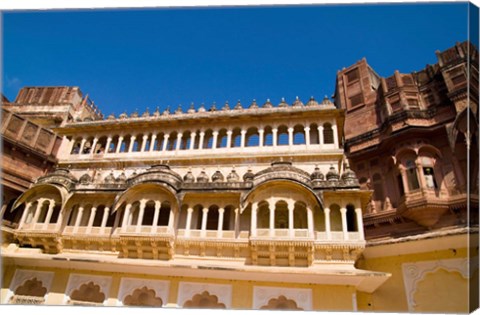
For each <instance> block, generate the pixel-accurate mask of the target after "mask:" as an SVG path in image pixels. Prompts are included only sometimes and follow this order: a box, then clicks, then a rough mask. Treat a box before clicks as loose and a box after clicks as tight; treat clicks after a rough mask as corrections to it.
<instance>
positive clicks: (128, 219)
mask: <svg viewBox="0 0 480 315" xmlns="http://www.w3.org/2000/svg"><path fill="white" fill-rule="evenodd" d="M149 201H150V200H147V199H141V200H139V208H138V211H139V212H138V216H137V222H136V224H135V225H133V217H134V211H132V207H133V204H134V203H133V202H128V203H127V204H126V205H125V212H124V215H123V221H122V232H127V231H128V227H131V226H135V232H136V233H139V232H141V229H142V222H143V219H144V216H145V208H146V205H147V203H148V202H149ZM153 202H154V204H155V206H154V213H153V222H152V225H151V227H150V232H151V233H153V232H155V231H156V230H157V227H158V218H159V216H160V209H161V206H162V202H161V201H159V200H153ZM134 210H135V209H134ZM169 211H170V214H169V217H168V230H169V231H173V224H174V220H175V215H174V214H175V211H174V209H173V207H170V210H169Z"/></svg>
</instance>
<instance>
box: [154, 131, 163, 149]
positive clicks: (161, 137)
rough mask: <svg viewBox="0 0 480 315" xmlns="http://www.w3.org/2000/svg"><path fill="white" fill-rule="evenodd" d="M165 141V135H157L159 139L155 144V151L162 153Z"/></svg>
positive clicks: (161, 133)
mask: <svg viewBox="0 0 480 315" xmlns="http://www.w3.org/2000/svg"><path fill="white" fill-rule="evenodd" d="M164 141H165V134H164V133H163V132H160V133H158V134H157V138H156V139H155V143H154V144H153V145H154V147H153V150H155V151H162V150H163V142H164Z"/></svg>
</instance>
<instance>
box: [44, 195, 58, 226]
mask: <svg viewBox="0 0 480 315" xmlns="http://www.w3.org/2000/svg"><path fill="white" fill-rule="evenodd" d="M49 202H50V204H49V205H48V212H47V217H46V218H45V223H44V225H43V229H44V230H46V229H47V228H48V224H49V223H50V219H51V218H52V214H53V208H54V207H55V201H54V200H49Z"/></svg>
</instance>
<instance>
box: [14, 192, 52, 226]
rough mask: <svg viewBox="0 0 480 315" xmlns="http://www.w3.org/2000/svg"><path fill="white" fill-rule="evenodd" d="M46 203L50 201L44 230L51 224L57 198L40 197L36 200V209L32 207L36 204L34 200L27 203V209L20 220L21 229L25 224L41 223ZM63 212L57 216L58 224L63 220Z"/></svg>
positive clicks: (44, 221)
mask: <svg viewBox="0 0 480 315" xmlns="http://www.w3.org/2000/svg"><path fill="white" fill-rule="evenodd" d="M45 203H48V209H47V212H46V215H45V220H43V222H41V223H43V227H42V229H43V230H46V229H47V228H48V224H50V220H51V219H52V215H53V211H54V208H55V200H53V199H47V198H39V199H37V200H36V207H35V209H32V206H33V205H34V202H28V203H27V204H26V205H25V210H24V211H23V214H22V217H21V218H20V222H19V229H21V228H22V227H23V226H24V225H25V224H33V225H35V224H38V223H40V222H39V220H40V215H41V213H42V208H43V206H44V204H45ZM61 215H62V214H61V213H60V214H59V217H58V218H57V225H59V224H60V222H61V219H62V218H61Z"/></svg>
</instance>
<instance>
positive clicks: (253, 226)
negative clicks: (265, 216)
mask: <svg viewBox="0 0 480 315" xmlns="http://www.w3.org/2000/svg"><path fill="white" fill-rule="evenodd" d="M265 201H266V202H267V204H268V210H269V229H268V235H269V236H270V237H274V236H275V212H276V200H274V199H267V200H265ZM286 204H287V209H288V236H289V237H294V236H295V230H294V210H295V202H294V201H292V200H288V201H286ZM258 205H259V203H258V202H254V203H252V216H251V235H252V236H253V237H256V236H257V220H258V208H259V207H258ZM305 210H306V213H307V229H308V236H309V237H314V222H313V210H312V209H311V208H310V207H308V206H307V207H306V209H305Z"/></svg>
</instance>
